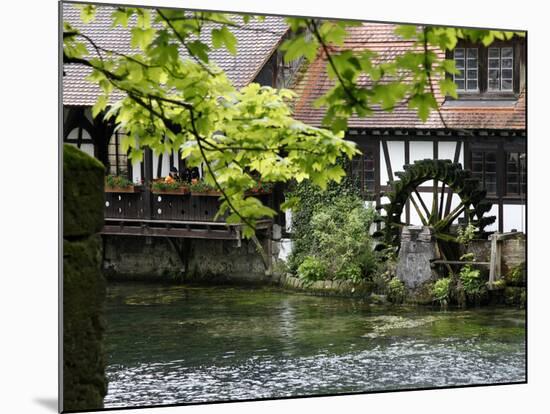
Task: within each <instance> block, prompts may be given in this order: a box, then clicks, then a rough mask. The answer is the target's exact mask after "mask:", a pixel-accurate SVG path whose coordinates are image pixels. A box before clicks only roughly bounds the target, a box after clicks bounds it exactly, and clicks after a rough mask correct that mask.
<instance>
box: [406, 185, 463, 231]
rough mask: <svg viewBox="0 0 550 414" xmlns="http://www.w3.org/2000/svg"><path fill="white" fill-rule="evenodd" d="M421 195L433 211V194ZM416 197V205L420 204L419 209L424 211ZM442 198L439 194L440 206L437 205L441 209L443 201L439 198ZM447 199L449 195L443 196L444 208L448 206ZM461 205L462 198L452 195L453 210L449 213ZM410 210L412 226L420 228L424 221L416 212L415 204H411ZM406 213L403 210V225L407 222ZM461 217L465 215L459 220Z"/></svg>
mask: <svg viewBox="0 0 550 414" xmlns="http://www.w3.org/2000/svg"><path fill="white" fill-rule="evenodd" d="M420 195H421V196H422V200H424V203H425V204H426V207H428V209H429V210H431V208H432V200H433V194H432V193H420ZM414 197H415V201H416V203H417V204H418V207H419V208H420V209H421V210H422V205H421V204H420V203H419V202H418V199H417V198H416V195H415V196H414ZM439 197H441V193H439V194H438V204H437V208H439V205H440V204H439V203H441V199H440V198H439ZM447 197H448V194H445V195H444V196H443V208H445V206H446V204H447ZM459 204H460V197H459V196H458V195H456V194H453V195H452V201H451V209H450V210H449V211H453V209H454V208H455V207H456V206H458V205H459ZM410 209H411V215H410V217H411V224H412V225H415V226H420V225H422V221H421V220H420V217H418V213H417V212H416V209H415V208H414V206H413V204H412V203H410ZM405 214H406V212H405V209H403V214H402V215H401V221H402V222H403V223H405V222H406V220H405V219H406V215H405ZM461 217H464V214H460V216H459V218H461ZM456 222H457V220H455V223H456Z"/></svg>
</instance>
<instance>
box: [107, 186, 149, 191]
mask: <svg viewBox="0 0 550 414" xmlns="http://www.w3.org/2000/svg"><path fill="white" fill-rule="evenodd" d="M141 190H142V188H141V186H140V185H129V186H127V187H117V186H114V187H107V186H105V192H106V193H139V192H140V191H141Z"/></svg>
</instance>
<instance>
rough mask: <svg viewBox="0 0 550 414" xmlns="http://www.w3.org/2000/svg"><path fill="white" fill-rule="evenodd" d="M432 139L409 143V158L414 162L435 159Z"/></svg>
mask: <svg viewBox="0 0 550 414" xmlns="http://www.w3.org/2000/svg"><path fill="white" fill-rule="evenodd" d="M433 145H434V144H433V142H431V141H411V142H410V143H409V158H410V163H411V164H412V163H413V162H414V161H416V160H423V159H426V158H427V159H430V160H431V159H433V157H434V148H433Z"/></svg>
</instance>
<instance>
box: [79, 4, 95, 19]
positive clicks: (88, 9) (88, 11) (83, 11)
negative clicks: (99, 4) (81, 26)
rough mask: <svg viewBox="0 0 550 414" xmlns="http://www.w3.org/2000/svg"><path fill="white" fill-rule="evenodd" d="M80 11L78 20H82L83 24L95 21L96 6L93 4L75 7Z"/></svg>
mask: <svg viewBox="0 0 550 414" xmlns="http://www.w3.org/2000/svg"><path fill="white" fill-rule="evenodd" d="M76 6H77V7H78V8H79V9H80V20H82V21H83V22H84V23H90V22H91V21H93V20H94V19H95V14H96V11H97V9H96V6H95V5H93V4H88V5H85V6H84V5H81V4H79V5H76Z"/></svg>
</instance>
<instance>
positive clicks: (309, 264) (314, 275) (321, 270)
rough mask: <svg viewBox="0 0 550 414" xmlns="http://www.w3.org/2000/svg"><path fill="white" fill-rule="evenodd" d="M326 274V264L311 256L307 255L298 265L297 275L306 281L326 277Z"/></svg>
mask: <svg viewBox="0 0 550 414" xmlns="http://www.w3.org/2000/svg"><path fill="white" fill-rule="evenodd" d="M326 275H327V266H326V264H325V263H324V262H323V261H322V260H320V259H318V258H316V257H313V256H307V257H306V258H305V259H304V261H303V262H302V264H301V265H300V266H299V267H298V277H300V278H301V279H304V280H306V281H308V282H314V281H316V280H323V279H326Z"/></svg>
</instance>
